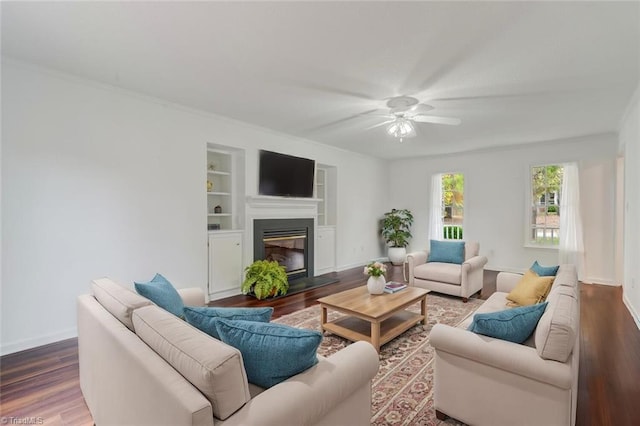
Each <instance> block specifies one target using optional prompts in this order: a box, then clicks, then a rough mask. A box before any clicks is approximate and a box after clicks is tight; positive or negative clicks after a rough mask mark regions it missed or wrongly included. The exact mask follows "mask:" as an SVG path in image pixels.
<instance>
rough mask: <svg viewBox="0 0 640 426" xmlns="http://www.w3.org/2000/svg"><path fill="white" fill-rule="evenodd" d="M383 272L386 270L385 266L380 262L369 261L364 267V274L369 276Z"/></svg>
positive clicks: (375, 275)
mask: <svg viewBox="0 0 640 426" xmlns="http://www.w3.org/2000/svg"><path fill="white" fill-rule="evenodd" d="M385 272H387V266H386V265H385V264H384V263H380V262H371V263H370V264H368V265H367V266H365V267H364V274H365V275H369V276H370V277H379V276H380V275H382V274H384V273H385Z"/></svg>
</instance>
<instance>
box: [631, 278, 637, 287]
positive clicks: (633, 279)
mask: <svg viewBox="0 0 640 426" xmlns="http://www.w3.org/2000/svg"><path fill="white" fill-rule="evenodd" d="M631 288H636V279H635V278H631Z"/></svg>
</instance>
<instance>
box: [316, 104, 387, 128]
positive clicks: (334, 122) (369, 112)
mask: <svg viewBox="0 0 640 426" xmlns="http://www.w3.org/2000/svg"><path fill="white" fill-rule="evenodd" d="M375 111H378V110H377V109H370V110H368V111H363V112H359V113H357V114H352V115H350V116H348V117H344V118H340V119H338V120H334V121H330V122H328V123H324V124H320V125H319V126H315V127H311V128H308V129H305V131H307V132H314V131H316V130H322V129H326V128H328V127H333V126H338V125H340V124H343V123H345V122H347V121H351V120H353V119H355V118H358V117H363V116H364V117H366V116H368V115H369V114H371V113H373V112H375Z"/></svg>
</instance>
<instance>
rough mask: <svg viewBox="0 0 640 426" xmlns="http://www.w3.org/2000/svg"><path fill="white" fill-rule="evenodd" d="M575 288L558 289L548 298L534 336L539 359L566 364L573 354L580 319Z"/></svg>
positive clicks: (563, 287) (561, 287)
mask: <svg viewBox="0 0 640 426" xmlns="http://www.w3.org/2000/svg"><path fill="white" fill-rule="evenodd" d="M576 290H577V289H576V288H573V287H569V286H559V287H556V288H555V289H554V290H553V293H552V294H549V298H548V303H549V307H548V309H547V311H546V312H545V313H544V315H543V316H542V318H540V322H539V323H538V328H536V332H535V343H536V351H537V352H538V355H539V356H540V357H541V358H544V359H550V360H554V361H560V362H566V361H567V359H569V355H571V352H572V350H573V346H574V344H575V340H576V336H577V333H578V332H579V330H578V321H579V316H580V311H579V306H578V299H577V297H578V296H577V294H576Z"/></svg>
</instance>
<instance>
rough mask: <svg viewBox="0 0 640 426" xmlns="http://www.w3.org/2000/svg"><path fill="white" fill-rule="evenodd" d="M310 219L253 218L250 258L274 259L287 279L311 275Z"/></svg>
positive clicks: (311, 233)
mask: <svg viewBox="0 0 640 426" xmlns="http://www.w3.org/2000/svg"><path fill="white" fill-rule="evenodd" d="M313 238H314V235H313V219H255V220H254V221H253V259H254V260H262V259H264V260H275V261H277V262H278V263H279V264H280V265H282V266H284V267H285V272H286V273H287V276H288V278H289V281H293V280H295V279H297V278H303V277H313Z"/></svg>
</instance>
